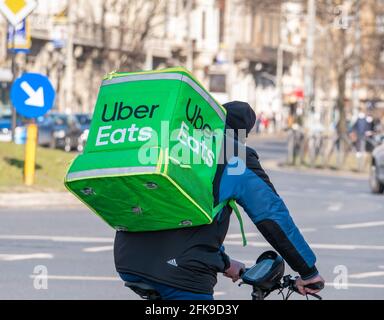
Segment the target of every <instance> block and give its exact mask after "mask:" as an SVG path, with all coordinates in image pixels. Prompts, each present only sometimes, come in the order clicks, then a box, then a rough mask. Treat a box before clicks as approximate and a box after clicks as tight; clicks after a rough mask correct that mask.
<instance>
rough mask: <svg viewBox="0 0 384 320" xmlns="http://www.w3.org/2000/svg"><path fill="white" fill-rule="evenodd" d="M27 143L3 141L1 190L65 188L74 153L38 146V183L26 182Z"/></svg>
mask: <svg viewBox="0 0 384 320" xmlns="http://www.w3.org/2000/svg"><path fill="white" fill-rule="evenodd" d="M24 149H25V146H24V145H16V144H14V143H9V142H0V192H33V191H64V190H65V187H64V184H63V179H64V175H65V173H66V171H67V168H68V165H69V163H70V162H71V160H72V159H73V158H74V157H75V156H76V155H75V154H74V153H66V152H64V151H61V150H53V149H48V148H42V147H37V150H36V170H35V184H34V185H33V186H30V187H28V186H25V185H24V182H23V172H24Z"/></svg>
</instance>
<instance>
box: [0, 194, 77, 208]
mask: <svg viewBox="0 0 384 320" xmlns="http://www.w3.org/2000/svg"><path fill="white" fill-rule="evenodd" d="M81 206H83V204H82V203H81V202H80V201H79V200H78V199H76V197H74V196H73V195H72V194H70V193H69V192H31V193H0V209H2V208H8V209H9V208H30V207H39V208H44V207H81Z"/></svg>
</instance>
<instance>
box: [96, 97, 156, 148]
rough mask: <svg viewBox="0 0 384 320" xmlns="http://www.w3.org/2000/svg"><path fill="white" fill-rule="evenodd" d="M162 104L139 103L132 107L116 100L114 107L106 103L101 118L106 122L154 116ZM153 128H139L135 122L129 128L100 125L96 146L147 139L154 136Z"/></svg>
mask: <svg viewBox="0 0 384 320" xmlns="http://www.w3.org/2000/svg"><path fill="white" fill-rule="evenodd" d="M159 107H160V105H158V104H156V105H151V106H147V105H144V104H142V105H139V106H136V107H132V106H129V105H124V103H123V102H115V104H114V107H113V108H108V105H107V104H104V108H103V112H102V115H101V120H102V121H103V122H104V123H109V122H111V123H112V122H114V121H119V120H128V119H130V118H135V119H145V118H152V117H153V115H154V113H155V112H156V110H157V109H158V108H159ZM152 131H153V129H152V128H151V127H143V128H139V127H137V126H136V124H135V123H132V124H131V125H130V126H129V127H127V128H118V129H115V130H112V125H107V126H102V127H99V130H98V133H97V138H96V146H104V145H107V144H109V142H111V143H113V144H117V143H124V142H126V141H128V142H135V141H143V142H144V141H147V140H149V139H150V138H151V136H152Z"/></svg>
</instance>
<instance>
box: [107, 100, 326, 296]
mask: <svg viewBox="0 0 384 320" xmlns="http://www.w3.org/2000/svg"><path fill="white" fill-rule="evenodd" d="M223 106H224V107H225V109H226V110H227V119H226V125H227V128H228V129H233V132H234V133H233V134H232V137H229V134H227V139H226V143H225V144H224V148H223V149H224V150H223V157H222V159H223V161H222V162H220V163H219V164H218V167H217V172H216V176H215V180H214V185H213V193H214V198H215V205H217V204H219V203H221V202H223V201H224V200H229V199H235V200H236V201H237V203H238V204H239V205H241V206H242V207H243V209H244V211H245V212H246V213H247V215H248V216H249V217H250V219H251V220H252V222H253V223H254V224H255V225H256V227H257V229H258V230H259V231H260V232H261V234H262V235H263V236H264V238H265V239H266V240H267V241H268V242H269V243H270V244H271V246H272V247H273V248H274V249H275V250H276V251H278V252H279V254H280V255H281V256H282V257H283V258H284V260H285V261H286V262H287V263H288V264H289V266H290V267H291V268H292V269H293V270H294V271H296V272H298V273H299V275H300V277H299V278H298V279H297V280H296V286H297V288H298V290H299V292H300V293H301V294H306V293H316V292H318V291H319V290H313V289H309V288H306V287H304V286H306V285H308V284H311V283H317V282H322V283H324V280H323V278H322V277H321V276H320V275H319V273H318V270H317V269H316V266H315V262H316V257H315V255H314V253H313V252H312V250H311V249H310V247H309V245H308V244H307V242H306V241H305V240H304V238H303V236H302V235H301V233H300V231H299V230H298V228H297V227H296V225H295V223H294V222H293V220H292V218H291V216H290V214H289V211H288V209H287V207H286V206H285V204H284V202H283V200H282V199H281V198H280V196H279V195H278V194H277V192H276V190H275V188H274V186H273V184H272V183H271V181H270V179H269V177H268V176H267V174H266V173H265V171H264V170H263V168H262V167H261V165H260V162H259V157H258V155H257V153H256V152H255V150H253V149H251V148H249V147H245V141H242V140H243V139H242V138H241V130H245V131H246V135H247V134H248V133H249V132H250V130H251V129H252V127H253V126H254V124H255V120H256V116H255V113H254V111H253V110H252V108H251V107H250V106H249V104H247V103H245V102H239V101H234V102H229V103H226V104H224V105H223ZM230 140H231V141H232V142H230V143H232V144H233V143H234V144H235V147H234V148H232V149H234V150H235V155H236V157H232V158H231V157H227V156H226V153H227V150H228V149H229V148H227V145H228V143H229V141H230ZM242 147H243V148H245V152H244V155H243V156H242V155H240V153H241V152H240V151H239V150H240V148H242ZM236 150H237V151H236ZM236 152H237V153H236ZM227 158H229V161H226V159H227ZM234 160H235V161H234ZM239 163H240V164H241V163H242V164H243V167H244V170H242V172H241V174H233V173H231V169H233V168H234V166H239ZM170 201H172V199H170ZM231 211H232V210H231V207H230V206H226V207H224V209H223V210H222V211H221V212H220V213H219V214H218V215H216V217H215V219H214V221H213V222H212V223H211V224H207V225H202V226H197V227H190V228H182V229H176V230H175V229H173V230H165V231H151V232H125V231H117V232H116V237H115V244H114V257H115V265H116V270H117V272H118V273H119V275H120V277H121V278H122V279H123V280H124V281H126V282H130V283H144V284H147V285H149V286H151V287H152V288H153V289H154V290H155V291H157V292H158V293H159V295H160V297H161V299H164V300H212V299H213V291H214V290H213V289H214V286H215V285H216V283H217V273H218V272H222V273H224V275H225V276H227V277H229V278H231V279H232V280H233V281H234V282H235V281H237V280H238V279H239V273H240V271H241V270H243V269H244V268H245V266H244V264H243V263H241V262H239V261H236V260H233V259H230V258H229V257H228V256H227V255H226V254H225V252H224V247H223V242H224V239H225V236H226V233H227V231H228V227H229V222H230V215H231Z"/></svg>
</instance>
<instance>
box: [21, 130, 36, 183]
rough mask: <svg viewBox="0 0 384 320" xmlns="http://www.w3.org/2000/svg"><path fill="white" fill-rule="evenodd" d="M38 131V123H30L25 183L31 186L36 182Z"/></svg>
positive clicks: (26, 148) (25, 162) (26, 145)
mask: <svg viewBox="0 0 384 320" xmlns="http://www.w3.org/2000/svg"><path fill="white" fill-rule="evenodd" d="M37 133H38V128H37V125H36V123H30V124H28V126H27V142H26V144H25V161H24V183H25V184H26V185H27V186H31V185H33V183H34V182H35V166H36V146H37V136H38V134H37Z"/></svg>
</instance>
